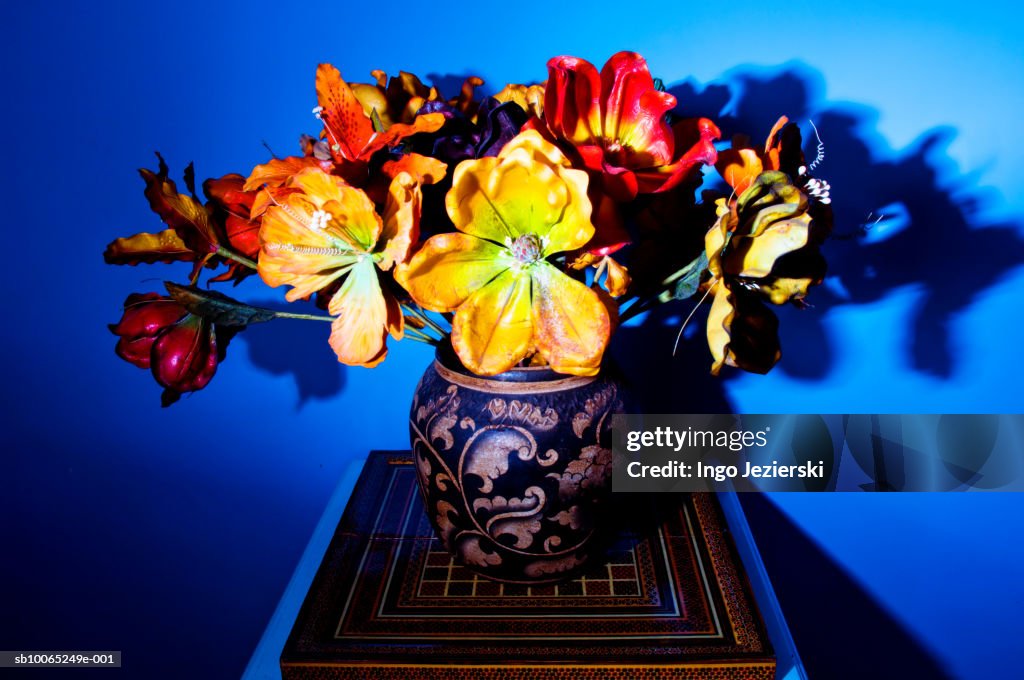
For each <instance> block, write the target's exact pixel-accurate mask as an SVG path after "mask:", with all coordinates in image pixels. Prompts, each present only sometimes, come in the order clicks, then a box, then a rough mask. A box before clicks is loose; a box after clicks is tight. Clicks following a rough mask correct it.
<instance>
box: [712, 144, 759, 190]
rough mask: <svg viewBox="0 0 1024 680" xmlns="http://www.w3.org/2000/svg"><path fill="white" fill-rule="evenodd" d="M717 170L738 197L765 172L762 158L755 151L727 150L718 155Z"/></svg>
mask: <svg viewBox="0 0 1024 680" xmlns="http://www.w3.org/2000/svg"><path fill="white" fill-rule="evenodd" d="M715 169H717V170H718V174H720V175H721V176H722V179H724V180H725V183H726V184H728V185H729V186H730V187H732V189H733V191H735V192H736V195H739V194H742V193H743V192H744V191H746V190H747V188H748V187H749V186H750V185H751V183H752V182H753V181H754V179H755V178H756V177H757V176H758V175H760V174H761V173H762V172H763V171H764V167H763V166H762V165H761V158H760V157H759V156H758V155H757V152H756V151H754V150H753V149H736V148H733V149H726V150H725V151H721V152H719V154H718V160H717V161H716V162H715Z"/></svg>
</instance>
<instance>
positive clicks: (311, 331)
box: [236, 300, 345, 409]
mask: <svg viewBox="0 0 1024 680" xmlns="http://www.w3.org/2000/svg"><path fill="white" fill-rule="evenodd" d="M250 304H252V305H253V306H256V307H264V308H267V309H275V310H280V311H287V312H295V311H296V309H295V307H294V305H287V304H284V303H281V302H278V301H276V300H256V301H254V302H251V303H250ZM312 311H313V312H314V313H316V312H317V310H315V309H314V310H312ZM330 333H331V325H330V324H328V323H325V322H318V321H305V320H297V319H275V320H274V321H270V322H267V323H260V324H254V325H252V326H250V327H249V328H247V329H246V331H245V332H244V333H240V334H239V335H238V338H240V339H242V340H243V341H244V342H245V344H246V346H247V347H248V349H249V360H250V361H251V362H252V363H253V365H254V366H256V368H259V369H261V370H264V371H266V372H268V373H270V374H272V375H291V376H292V377H293V378H294V379H295V385H296V387H297V388H298V390H299V403H298V404H297V405H296V408H297V409H300V408H302V406H303V405H304V404H305V403H306V402H307V401H309V400H310V399H330V398H332V397H334V396H336V395H338V394H340V393H341V390H342V389H343V388H344V387H345V371H344V367H343V366H342V365H341V364H339V363H338V361H337V359H336V358H335V356H334V353H333V352H331V350H330V347H328V345H327V338H328V336H329V335H330ZM236 342H237V340H236ZM295 347H299V348H307V347H308V348H315V349H308V350H307V349H300V350H299V351H294V350H292V349H289V348H295Z"/></svg>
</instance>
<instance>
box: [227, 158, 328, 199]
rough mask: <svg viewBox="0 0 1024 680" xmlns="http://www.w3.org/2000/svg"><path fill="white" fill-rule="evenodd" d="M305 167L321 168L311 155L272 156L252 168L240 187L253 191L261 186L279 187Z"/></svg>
mask: <svg viewBox="0 0 1024 680" xmlns="http://www.w3.org/2000/svg"><path fill="white" fill-rule="evenodd" d="M306 168H321V162H320V161H318V160H317V159H316V158H314V157H313V156H288V157H287V158H274V159H272V160H270V161H268V162H267V163H264V164H263V165H257V166H256V167H255V168H253V169H252V172H251V173H249V178H248V179H246V180H245V184H244V185H243V187H242V189H243V191H255V190H257V189H259V188H260V187H262V186H268V187H279V186H281V185H282V184H284V183H285V182H287V181H288V178H289V177H291V176H292V175H294V174H296V173H297V172H300V171H302V170H305V169H306ZM321 169H322V168H321Z"/></svg>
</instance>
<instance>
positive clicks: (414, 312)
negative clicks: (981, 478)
mask: <svg viewBox="0 0 1024 680" xmlns="http://www.w3.org/2000/svg"><path fill="white" fill-rule="evenodd" d="M402 306H403V307H405V310H406V311H407V312H409V314H410V315H411V316H413V317H415V318H417V319H419V320H420V321H422V322H423V323H424V324H426V325H427V326H429V327H430V329H431V330H433V331H434V332H435V333H437V334H438V335H440V336H441V337H442V338H443V337H444V336H446V335H448V331H446V330H445V329H443V328H441V326H439V325H438V324H437V322H436V321H434V320H433V319H431V318H430V317H429V316H427V313H426V312H425V311H424V310H423V309H421V308H420V307H419V305H417V306H416V307H415V308H413V307H411V306H410V305H402Z"/></svg>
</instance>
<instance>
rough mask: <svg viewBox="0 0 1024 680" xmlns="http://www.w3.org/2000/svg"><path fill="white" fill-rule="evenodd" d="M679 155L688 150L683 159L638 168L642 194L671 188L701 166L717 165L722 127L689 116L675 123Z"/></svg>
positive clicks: (637, 172) (674, 130)
mask: <svg viewBox="0 0 1024 680" xmlns="http://www.w3.org/2000/svg"><path fill="white" fill-rule="evenodd" d="M672 132H673V134H674V135H675V139H676V141H675V151H676V154H678V153H679V152H680V150H681V149H686V152H685V153H683V154H682V155H681V156H679V160H677V161H675V162H674V163H670V164H668V165H662V166H660V167H656V168H645V169H643V170H637V171H636V175H637V180H638V182H639V192H640V193H641V194H648V193H657V192H661V191H668V190H670V189H674V188H675V187H677V186H679V184H681V183H682V182H683V181H684V180H686V179H687V178H689V177H692V176H694V173H696V172H697V170H698V169H699V168H700V166H701V165H714V164H715V161H716V160H717V159H718V152H717V151H716V150H715V140H716V139H718V138H720V137H721V136H722V132H721V131H720V130H719V129H718V126H717V125H715V124H714V123H713V122H711V121H710V120H708V119H707V118H688V119H685V120H681V121H679V122H678V123H676V124H675V125H673V126H672Z"/></svg>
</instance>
